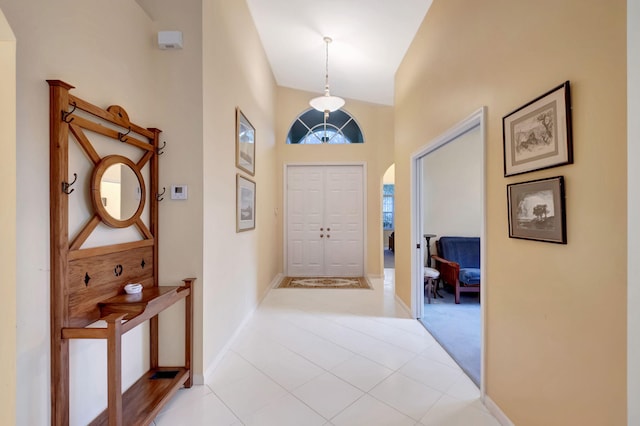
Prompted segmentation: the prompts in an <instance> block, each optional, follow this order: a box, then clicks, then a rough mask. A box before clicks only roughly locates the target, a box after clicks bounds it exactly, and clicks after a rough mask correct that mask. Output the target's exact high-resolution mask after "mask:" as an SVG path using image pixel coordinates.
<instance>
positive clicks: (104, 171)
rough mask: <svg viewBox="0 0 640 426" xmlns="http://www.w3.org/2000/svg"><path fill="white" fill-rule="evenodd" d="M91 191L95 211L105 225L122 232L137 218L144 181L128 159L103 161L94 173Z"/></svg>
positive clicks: (119, 158)
mask: <svg viewBox="0 0 640 426" xmlns="http://www.w3.org/2000/svg"><path fill="white" fill-rule="evenodd" d="M91 189H92V192H93V197H92V200H93V205H94V208H95V211H96V212H97V213H98V215H99V216H100V218H101V219H102V220H103V222H105V223H106V224H107V225H109V226H112V227H114V228H125V227H127V226H130V225H131V224H133V223H134V222H135V221H136V220H137V219H138V218H139V217H140V214H141V213H142V209H143V208H144V202H145V197H144V196H145V188H144V179H143V178H142V174H141V173H140V171H139V170H138V168H137V166H136V165H135V164H134V163H133V162H132V161H131V160H129V159H128V158H126V157H122V156H120V155H110V156H108V157H105V158H103V159H102V161H100V163H98V165H97V166H96V168H95V169H94V173H93V179H92V188H91Z"/></svg>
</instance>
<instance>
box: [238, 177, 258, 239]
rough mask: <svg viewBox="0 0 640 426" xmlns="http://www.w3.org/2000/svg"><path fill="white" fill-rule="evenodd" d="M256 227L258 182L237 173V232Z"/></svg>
mask: <svg viewBox="0 0 640 426" xmlns="http://www.w3.org/2000/svg"><path fill="white" fill-rule="evenodd" d="M255 227H256V183H255V182H254V181H252V180H249V179H247V178H246V177H244V176H241V175H240V174H236V232H242V231H249V230H251V229H255Z"/></svg>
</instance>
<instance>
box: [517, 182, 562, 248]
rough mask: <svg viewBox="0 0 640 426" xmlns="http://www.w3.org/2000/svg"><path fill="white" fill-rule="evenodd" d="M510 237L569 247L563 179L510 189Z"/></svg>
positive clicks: (522, 184)
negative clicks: (567, 244)
mask: <svg viewBox="0 0 640 426" xmlns="http://www.w3.org/2000/svg"><path fill="white" fill-rule="evenodd" d="M507 202H508V207H509V237H510V238H522V239H525V240H537V241H546V242H549V243H558V244H566V243H567V230H566V215H565V201H564V178H563V177H562V176H557V177H552V178H548V179H539V180H532V181H529V182H522V183H513V184H510V185H507Z"/></svg>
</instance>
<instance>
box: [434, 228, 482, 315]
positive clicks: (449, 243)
mask: <svg viewBox="0 0 640 426" xmlns="http://www.w3.org/2000/svg"><path fill="white" fill-rule="evenodd" d="M436 248H437V250H438V254H434V255H433V256H431V258H432V259H434V260H435V261H436V269H437V270H438V271H440V278H441V279H442V280H443V281H444V283H445V284H449V285H451V286H453V287H454V288H455V294H456V296H455V299H456V303H460V293H461V292H475V293H479V292H480V238H478V237H441V238H440V240H438V242H437V243H436Z"/></svg>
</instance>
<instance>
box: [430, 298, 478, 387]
mask: <svg viewBox="0 0 640 426" xmlns="http://www.w3.org/2000/svg"><path fill="white" fill-rule="evenodd" d="M449 288H450V287H445V288H444V289H440V290H439V293H440V294H441V295H443V296H444V299H441V298H438V299H437V300H436V299H431V304H427V298H426V296H425V304H424V316H423V318H420V322H421V323H422V324H424V326H425V327H426V329H427V330H428V331H429V332H430V333H431V334H432V335H433V337H434V338H435V339H436V340H437V341H438V343H440V345H441V346H442V347H443V348H444V349H445V350H446V351H447V352H448V353H449V355H451V357H452V358H453V359H454V360H455V361H456V362H457V363H458V365H460V367H461V368H462V369H463V370H464V371H465V373H467V375H468V376H469V377H470V378H471V380H473V381H474V382H475V384H476V385H478V386H480V302H479V297H480V296H479V294H478V293H462V294H461V295H460V304H459V305H456V304H455V301H454V294H453V291H452V290H449Z"/></svg>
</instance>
